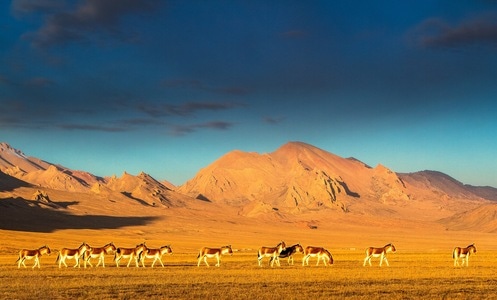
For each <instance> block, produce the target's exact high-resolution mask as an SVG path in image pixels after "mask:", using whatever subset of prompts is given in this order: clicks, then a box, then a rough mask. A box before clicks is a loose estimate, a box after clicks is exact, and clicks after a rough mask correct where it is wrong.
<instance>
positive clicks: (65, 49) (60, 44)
mask: <svg viewBox="0 0 497 300" xmlns="http://www.w3.org/2000/svg"><path fill="white" fill-rule="evenodd" d="M342 2H343V3H342ZM496 100H497V1H493V0H473V1H469V0H468V1H466V0H461V1H431V0H430V1H428V0H426V1H423V0H420V1H393V0H392V1H243V0H240V1H157V0H81V1H69V0H67V1H66V0H13V1H2V2H1V3H0V105H1V109H0V140H1V141H5V142H8V143H10V144H11V145H12V146H13V147H15V148H18V149H21V150H23V151H24V152H25V153H26V154H28V155H31V156H35V157H38V158H41V159H44V160H47V161H49V162H53V163H59V164H62V165H64V166H66V167H69V168H72V169H79V170H85V171H89V172H91V173H94V174H95V175H99V176H110V175H113V174H116V175H118V176H119V175H120V174H122V173H123V172H124V171H127V172H128V173H132V174H137V173H138V172H140V171H144V172H146V173H149V174H151V175H152V176H154V177H155V178H157V179H159V180H162V179H166V180H168V181H171V182H172V183H174V184H177V185H179V184H182V183H184V182H185V181H186V180H188V179H190V178H192V177H193V176H194V175H195V174H196V172H198V171H199V170H200V169H201V168H203V167H205V166H207V165H208V164H210V163H211V162H213V161H214V160H216V159H217V158H219V157H220V156H222V155H223V154H225V153H227V152H229V151H232V150H235V149H239V150H243V151H256V152H259V153H265V152H272V151H274V150H276V149H277V148H278V147H279V146H281V145H282V144H284V143H286V142H288V141H303V142H307V143H310V144H313V145H315V146H317V147H320V148H322V149H324V150H327V151H329V152H332V153H335V154H337V155H340V156H343V157H350V156H353V157H356V158H357V159H360V160H362V161H363V162H365V163H367V164H369V165H372V166H375V165H377V164H379V163H381V164H383V165H385V166H387V167H389V168H390V169H392V170H394V171H397V172H415V171H420V170H425V169H430V170H438V171H441V172H444V173H447V174H449V175H451V176H453V177H454V178H456V179H458V180H460V181H462V182H463V183H467V184H473V185H491V186H494V187H496V186H497V159H496V155H495V153H496V150H497V101H496Z"/></svg>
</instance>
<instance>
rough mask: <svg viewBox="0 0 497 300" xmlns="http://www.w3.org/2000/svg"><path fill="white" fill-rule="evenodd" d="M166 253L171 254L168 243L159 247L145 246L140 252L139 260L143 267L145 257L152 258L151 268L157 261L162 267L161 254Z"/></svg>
mask: <svg viewBox="0 0 497 300" xmlns="http://www.w3.org/2000/svg"><path fill="white" fill-rule="evenodd" d="M167 253H169V254H173V250H172V249H171V246H170V245H167V246H162V247H160V248H159V249H150V248H145V249H144V250H143V252H142V253H141V254H140V260H141V262H142V266H143V267H145V258H150V259H152V258H153V259H154V261H153V262H152V268H153V267H154V265H155V263H156V262H157V261H159V262H160V264H161V265H162V267H164V264H163V263H162V256H163V255H164V254H167Z"/></svg>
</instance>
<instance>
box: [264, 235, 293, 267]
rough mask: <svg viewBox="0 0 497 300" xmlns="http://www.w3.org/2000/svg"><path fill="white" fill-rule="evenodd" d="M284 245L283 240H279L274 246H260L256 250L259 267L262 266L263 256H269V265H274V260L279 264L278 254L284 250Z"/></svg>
mask: <svg viewBox="0 0 497 300" xmlns="http://www.w3.org/2000/svg"><path fill="white" fill-rule="evenodd" d="M285 248H286V245H285V242H284V241H281V242H280V243H279V244H278V245H276V247H264V246H263V247H261V248H260V249H259V251H257V260H258V261H259V267H262V259H263V258H264V257H266V256H267V257H271V258H270V260H269V264H270V265H271V267H272V266H273V265H274V262H275V261H276V264H277V265H278V266H280V259H279V255H280V253H281V251H283V250H285Z"/></svg>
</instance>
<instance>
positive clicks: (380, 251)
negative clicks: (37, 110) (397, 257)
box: [363, 243, 397, 267]
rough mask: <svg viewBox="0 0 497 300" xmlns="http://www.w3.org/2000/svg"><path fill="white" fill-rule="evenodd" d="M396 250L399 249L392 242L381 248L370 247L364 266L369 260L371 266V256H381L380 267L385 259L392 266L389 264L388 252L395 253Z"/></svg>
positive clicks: (367, 250)
mask: <svg viewBox="0 0 497 300" xmlns="http://www.w3.org/2000/svg"><path fill="white" fill-rule="evenodd" d="M395 251H397V250H396V249H395V246H394V245H393V244H391V243H390V244H387V245H385V246H384V247H381V248H375V247H369V248H367V249H366V258H365V259H364V263H363V266H366V263H367V262H369V265H370V266H371V258H372V257H379V258H380V267H381V265H382V263H383V261H385V262H386V263H387V266H390V265H389V264H388V260H387V253H388V252H392V253H395Z"/></svg>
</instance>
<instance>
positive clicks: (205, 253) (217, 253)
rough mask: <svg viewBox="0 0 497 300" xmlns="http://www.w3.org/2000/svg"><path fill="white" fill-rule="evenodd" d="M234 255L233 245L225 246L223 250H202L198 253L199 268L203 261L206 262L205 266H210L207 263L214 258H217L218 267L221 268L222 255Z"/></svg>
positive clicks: (206, 248)
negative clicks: (208, 259)
mask: <svg viewBox="0 0 497 300" xmlns="http://www.w3.org/2000/svg"><path fill="white" fill-rule="evenodd" d="M227 254H229V255H233V250H232V249H231V245H228V246H223V247H221V248H209V247H203V248H202V249H200V252H199V253H198V256H197V259H198V263H197V267H199V266H200V263H201V262H202V259H203V260H204V262H205V264H206V265H207V266H209V263H207V258H212V257H215V258H216V259H217V264H216V267H219V266H220V264H221V255H227Z"/></svg>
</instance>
